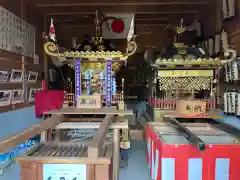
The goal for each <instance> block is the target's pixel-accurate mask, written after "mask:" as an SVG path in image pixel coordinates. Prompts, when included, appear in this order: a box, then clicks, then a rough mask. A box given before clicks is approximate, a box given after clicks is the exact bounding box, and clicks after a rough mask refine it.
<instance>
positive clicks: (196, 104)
mask: <svg viewBox="0 0 240 180" xmlns="http://www.w3.org/2000/svg"><path fill="white" fill-rule="evenodd" d="M176 110H177V113H179V114H181V115H185V116H193V117H194V116H205V115H206V102H205V101H197V100H196V101H194V100H178V101H177V104H176Z"/></svg>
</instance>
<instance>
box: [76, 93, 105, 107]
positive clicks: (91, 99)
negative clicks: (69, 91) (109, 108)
mask: <svg viewBox="0 0 240 180" xmlns="http://www.w3.org/2000/svg"><path fill="white" fill-rule="evenodd" d="M77 108H84V109H86V108H102V97H101V95H91V96H87V95H83V96H78V100H77Z"/></svg>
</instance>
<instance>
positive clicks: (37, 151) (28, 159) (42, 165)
mask: <svg viewBox="0 0 240 180" xmlns="http://www.w3.org/2000/svg"><path fill="white" fill-rule="evenodd" d="M112 155H113V144H112V143H111V142H108V143H106V142H105V143H104V145H103V146H102V149H101V151H100V156H99V157H98V158H90V157H88V143H87V142H85V143H83V142H82V143H56V142H51V143H44V144H40V145H39V146H37V147H36V148H34V149H32V150H31V151H30V152H28V153H27V154H26V155H24V156H23V157H20V158H18V159H17V161H18V162H19V164H20V174H21V180H54V179H58V180H59V179H61V180H78V179H81V180H103V179H104V180H110V179H112Z"/></svg>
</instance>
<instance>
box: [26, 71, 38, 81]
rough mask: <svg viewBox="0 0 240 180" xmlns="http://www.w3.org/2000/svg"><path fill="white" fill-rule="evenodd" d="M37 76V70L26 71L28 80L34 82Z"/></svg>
mask: <svg viewBox="0 0 240 180" xmlns="http://www.w3.org/2000/svg"><path fill="white" fill-rule="evenodd" d="M37 78H38V72H33V71H29V72H28V82H36V81H37Z"/></svg>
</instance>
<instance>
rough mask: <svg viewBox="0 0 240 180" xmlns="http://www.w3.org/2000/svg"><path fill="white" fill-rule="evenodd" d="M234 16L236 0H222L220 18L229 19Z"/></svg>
mask: <svg viewBox="0 0 240 180" xmlns="http://www.w3.org/2000/svg"><path fill="white" fill-rule="evenodd" d="M235 16H236V1H235V0H222V19H223V20H225V19H229V18H233V17H235Z"/></svg>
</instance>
